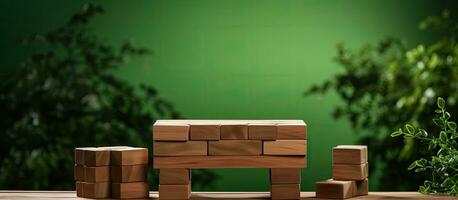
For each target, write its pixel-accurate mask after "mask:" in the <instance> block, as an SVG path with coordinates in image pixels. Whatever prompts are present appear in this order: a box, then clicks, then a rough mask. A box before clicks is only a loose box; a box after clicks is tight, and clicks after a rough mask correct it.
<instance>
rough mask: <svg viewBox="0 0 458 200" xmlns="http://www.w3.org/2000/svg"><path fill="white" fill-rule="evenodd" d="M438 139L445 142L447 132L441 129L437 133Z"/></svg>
mask: <svg viewBox="0 0 458 200" xmlns="http://www.w3.org/2000/svg"><path fill="white" fill-rule="evenodd" d="M439 140H440V141H441V142H442V143H446V142H447V140H448V139H447V133H445V132H444V131H441V132H440V134H439Z"/></svg>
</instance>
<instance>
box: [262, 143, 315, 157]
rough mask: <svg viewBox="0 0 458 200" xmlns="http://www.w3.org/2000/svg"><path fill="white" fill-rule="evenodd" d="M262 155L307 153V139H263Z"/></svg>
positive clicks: (301, 154)
mask: <svg viewBox="0 0 458 200" xmlns="http://www.w3.org/2000/svg"><path fill="white" fill-rule="evenodd" d="M263 154H264V155H277V156H287V155H297V156H304V155H307V140H275V141H264V145H263Z"/></svg>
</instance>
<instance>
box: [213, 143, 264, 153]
mask: <svg viewBox="0 0 458 200" xmlns="http://www.w3.org/2000/svg"><path fill="white" fill-rule="evenodd" d="M261 154H262V141H259V140H220V141H209V142H208V155H210V156H229V155H239V156H249V155H261Z"/></svg>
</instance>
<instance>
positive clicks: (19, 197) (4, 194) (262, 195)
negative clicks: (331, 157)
mask: <svg viewBox="0 0 458 200" xmlns="http://www.w3.org/2000/svg"><path fill="white" fill-rule="evenodd" d="M75 197H76V194H75V191H38V190H33V191H24V190H0V199H16V200H36V199H49V200H74V199H75ZM147 199H153V200H156V199H159V194H158V192H157V191H152V192H150V197H149V198H147ZM191 199H196V200H211V199H213V200H214V199H245V200H247V199H252V200H255V199H257V200H268V199H270V192H193V193H192V194H191ZM301 199H303V200H306V199H320V200H324V199H322V198H316V197H315V192H301ZM353 199H355V200H358V199H364V200H381V199H383V200H399V199H403V200H418V199H429V200H451V199H456V198H454V197H450V196H439V195H423V194H420V193H418V192H369V195H368V196H360V197H354V198H352V200H353Z"/></svg>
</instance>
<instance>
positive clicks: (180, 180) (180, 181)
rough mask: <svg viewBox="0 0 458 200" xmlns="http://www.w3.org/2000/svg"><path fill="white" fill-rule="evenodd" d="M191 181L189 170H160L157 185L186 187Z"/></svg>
mask: <svg viewBox="0 0 458 200" xmlns="http://www.w3.org/2000/svg"><path fill="white" fill-rule="evenodd" d="M190 181H191V170H190V169H160V170H159V184H162V185H187V184H189V182H190Z"/></svg>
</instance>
